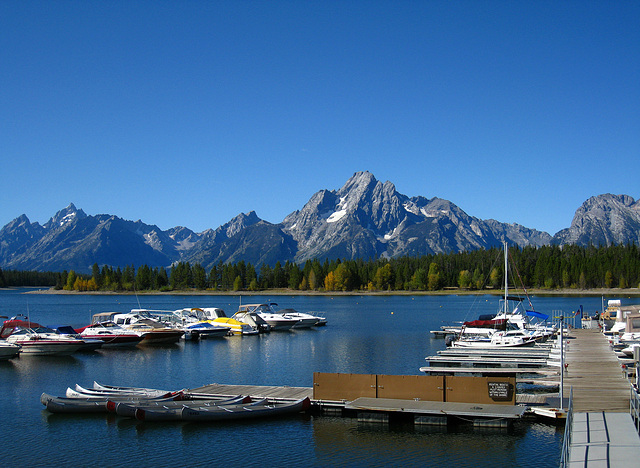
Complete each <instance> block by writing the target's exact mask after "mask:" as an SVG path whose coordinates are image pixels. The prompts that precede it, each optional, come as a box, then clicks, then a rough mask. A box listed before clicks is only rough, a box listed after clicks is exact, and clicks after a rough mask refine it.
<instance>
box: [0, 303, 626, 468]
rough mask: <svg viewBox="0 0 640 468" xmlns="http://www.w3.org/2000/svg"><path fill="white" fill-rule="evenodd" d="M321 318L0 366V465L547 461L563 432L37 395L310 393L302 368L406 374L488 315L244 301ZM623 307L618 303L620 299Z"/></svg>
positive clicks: (553, 307)
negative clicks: (166, 416) (187, 418)
mask: <svg viewBox="0 0 640 468" xmlns="http://www.w3.org/2000/svg"><path fill="white" fill-rule="evenodd" d="M240 300H241V299H240V297H239V296H203V295H197V296H182V295H176V296H168V295H158V296H148V295H143V296H139V297H136V296H129V295H104V296H93V295H49V294H24V290H0V314H1V315H6V316H13V315H17V314H27V313H28V314H29V316H30V318H31V320H33V321H35V322H38V323H42V324H56V325H60V324H69V325H73V326H75V327H80V326H83V325H87V324H88V323H89V322H90V319H91V316H92V314H95V313H98V312H108V311H129V310H130V309H132V308H138V307H142V308H148V309H163V310H174V309H178V308H183V307H213V306H215V307H222V308H223V309H225V311H226V312H227V314H228V315H232V314H233V312H235V311H236V310H237V308H238V305H239V304H240ZM269 300H271V301H273V302H278V304H279V305H280V306H281V307H293V308H295V309H297V310H299V311H302V312H308V311H317V312H322V313H324V315H325V316H326V317H327V319H328V326H326V327H320V328H314V329H310V330H299V331H288V332H272V333H270V334H265V335H259V336H248V337H238V336H234V337H226V338H221V339H210V340H203V341H200V342H182V343H180V344H178V345H174V346H170V347H154V348H149V347H147V348H140V349H133V350H100V351H98V352H95V353H84V354H75V355H72V356H67V357H36V356H32V357H29V356H21V357H19V358H17V359H13V360H11V361H8V362H0V388H1V389H2V397H1V398H0V411H1V414H2V415H3V424H2V427H1V428H0V447H1V448H0V460H2V465H3V466H11V467H13V466H15V467H18V466H20V467H22V466H31V467H35V466H61V465H74V466H93V465H96V464H100V465H102V466H110V467H130V466H141V465H142V466H176V465H186V466H220V465H222V464H225V465H231V466H238V465H242V466H250V465H260V466H262V467H266V466H283V465H285V464H286V465H291V466H336V465H339V466H389V465H401V466H418V465H420V466H434V465H443V466H460V467H464V466H480V467H485V466H486V467H496V466H509V467H520V466H535V467H545V466H558V461H559V454H560V447H561V445H562V433H563V428H562V427H556V426H554V425H551V424H546V423H540V422H531V421H527V422H524V421H523V422H518V423H516V424H515V425H514V427H513V428H512V429H509V430H499V429H482V430H480V429H474V428H472V427H470V426H465V425H462V426H457V427H454V428H449V429H445V430H442V429H433V428H426V429H417V428H416V429H414V428H413V427H391V428H389V427H387V426H384V425H367V424H363V423H358V422H357V420H354V419H349V418H337V417H327V416H319V417H312V416H305V415H300V416H294V417H290V418H287V419H283V420H264V421H247V422H234V423H225V424H194V423H177V424H173V423H172V424H169V423H161V424H151V423H138V422H136V421H132V420H128V419H122V418H116V417H114V416H106V415H84V416H82V415H59V414H58V415H54V414H50V413H48V412H47V411H46V410H44V407H43V406H42V405H41V404H40V401H39V397H40V394H41V393H42V392H47V393H50V394H54V395H63V394H64V392H65V390H66V388H67V387H68V386H73V385H74V384H76V383H78V384H80V385H82V386H90V385H92V383H93V381H94V380H96V381H98V382H101V383H107V384H112V385H124V386H144V387H154V388H162V389H171V390H173V389H180V388H195V387H199V386H202V385H206V384H210V383H222V384H255V385H289V386H304V387H311V386H312V383H313V372H314V371H317V372H343V373H357V374H408V375H419V374H420V372H419V368H420V367H421V366H423V365H424V364H425V361H424V358H425V357H426V356H428V355H430V354H434V353H435V352H436V351H438V350H439V349H443V348H444V341H443V340H442V339H435V338H432V336H431V334H430V333H429V331H430V330H432V329H436V328H438V327H439V326H440V325H442V324H443V323H444V322H450V321H455V320H472V319H475V318H477V316H478V315H479V314H485V313H494V312H495V310H496V307H497V304H498V299H497V298H496V297H494V296H484V295H483V296H347V297H343V296H335V297H334V296H252V297H246V296H245V297H243V298H242V302H243V303H254V302H266V301H269ZM533 303H534V305H535V306H536V310H538V311H540V312H543V313H548V314H551V313H553V314H556V315H557V314H558V313H559V311H563V312H564V313H565V314H567V313H569V312H571V311H574V310H577V309H578V308H579V306H580V305H582V306H583V307H584V310H585V311H586V312H589V313H593V312H595V311H596V310H601V299H600V298H586V297H540V298H533ZM623 304H625V302H624V301H623Z"/></svg>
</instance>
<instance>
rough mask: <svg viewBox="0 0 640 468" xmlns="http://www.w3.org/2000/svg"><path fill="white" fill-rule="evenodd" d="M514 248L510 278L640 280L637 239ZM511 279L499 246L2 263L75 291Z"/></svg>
mask: <svg viewBox="0 0 640 468" xmlns="http://www.w3.org/2000/svg"><path fill="white" fill-rule="evenodd" d="M508 252H509V263H510V267H509V268H510V272H509V275H510V279H511V280H510V281H509V282H510V284H513V285H515V286H517V287H524V288H539V289H549V290H551V289H560V288H571V289H581V290H588V289H593V288H623V289H625V288H630V287H633V288H637V287H640V251H639V250H638V246H637V245H635V244H628V245H613V246H608V247H606V246H603V247H595V246H589V247H580V246H575V245H565V246H562V247H559V246H543V247H523V248H521V247H517V246H513V247H510V248H509V249H508ZM503 283H504V261H503V251H502V250H501V249H497V248H492V249H488V250H474V251H469V252H460V253H448V254H436V255H423V256H420V257H401V258H394V259H387V258H378V259H370V260H363V259H356V260H350V259H337V260H324V261H322V262H321V261H319V260H309V261H307V262H305V263H304V264H301V265H299V264H297V263H294V262H288V261H287V262H285V263H284V264H282V263H280V262H277V263H276V264H275V265H274V266H270V265H267V264H263V265H260V266H259V267H256V266H254V265H252V264H251V263H247V262H244V261H239V262H237V263H222V262H220V263H218V264H217V265H215V266H213V267H212V268H211V269H210V270H209V271H208V272H207V271H206V270H205V268H204V267H203V266H202V265H201V264H199V263H195V264H193V265H192V264H190V263H188V262H179V263H177V264H175V265H173V266H172V267H171V268H168V269H165V268H162V267H155V268H152V267H149V266H147V265H143V266H140V267H138V268H136V267H135V266H133V265H129V266H124V267H112V266H107V265H105V266H102V267H100V266H98V265H97V264H94V265H93V268H92V272H91V274H82V273H76V272H75V271H73V270H70V271H63V272H34V271H16V270H4V271H3V270H0V287H7V286H52V287H55V288H56V289H66V290H75V291H172V290H188V289H197V290H213V291H243V290H245V291H260V290H268V289H292V290H301V291H437V290H442V289H447V288H463V289H469V290H485V289H499V288H501V287H502V285H503Z"/></svg>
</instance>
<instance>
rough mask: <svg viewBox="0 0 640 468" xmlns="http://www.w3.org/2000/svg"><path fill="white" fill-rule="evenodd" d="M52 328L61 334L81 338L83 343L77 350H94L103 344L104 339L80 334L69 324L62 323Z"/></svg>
mask: <svg viewBox="0 0 640 468" xmlns="http://www.w3.org/2000/svg"><path fill="white" fill-rule="evenodd" d="M52 328H53V330H54V331H55V332H56V333H60V334H61V335H66V336H73V337H74V338H78V339H80V340H82V341H83V342H84V345H83V346H82V348H80V349H79V350H78V351H95V350H96V349H100V348H102V345H103V344H104V341H102V340H99V339H97V338H89V337H86V336H80V333H78V331H77V330H75V329H74V328H73V327H72V326H71V325H62V326H57V327H52Z"/></svg>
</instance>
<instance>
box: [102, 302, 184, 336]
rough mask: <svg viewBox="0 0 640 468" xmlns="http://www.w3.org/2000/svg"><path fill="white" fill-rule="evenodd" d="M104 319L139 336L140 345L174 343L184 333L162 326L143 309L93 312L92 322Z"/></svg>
mask: <svg viewBox="0 0 640 468" xmlns="http://www.w3.org/2000/svg"><path fill="white" fill-rule="evenodd" d="M105 321H111V322H114V323H115V324H116V325H119V326H121V327H122V328H124V329H125V330H128V331H129V332H132V333H135V334H137V335H139V336H141V337H142V341H140V345H155V344H171V343H176V342H178V340H180V337H181V336H182V335H183V334H184V332H183V331H182V330H176V329H174V328H169V327H166V326H164V324H162V323H161V322H159V321H158V320H156V319H155V318H154V317H153V316H152V315H151V314H149V313H148V312H147V311H145V310H144V309H133V310H132V311H131V312H129V313H120V312H103V313H100V314H95V315H94V316H93V320H92V323H100V322H105Z"/></svg>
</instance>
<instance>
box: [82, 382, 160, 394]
mask: <svg viewBox="0 0 640 468" xmlns="http://www.w3.org/2000/svg"><path fill="white" fill-rule="evenodd" d="M91 390H94V391H101V390H104V391H107V392H158V391H164V392H165V393H168V392H169V391H168V390H158V389H157V388H146V387H119V386H115V385H104V384H101V383H98V382H96V381H95V380H94V381H93V388H92V389H91Z"/></svg>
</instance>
